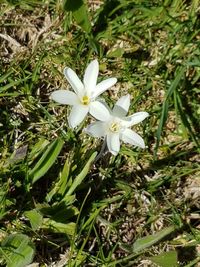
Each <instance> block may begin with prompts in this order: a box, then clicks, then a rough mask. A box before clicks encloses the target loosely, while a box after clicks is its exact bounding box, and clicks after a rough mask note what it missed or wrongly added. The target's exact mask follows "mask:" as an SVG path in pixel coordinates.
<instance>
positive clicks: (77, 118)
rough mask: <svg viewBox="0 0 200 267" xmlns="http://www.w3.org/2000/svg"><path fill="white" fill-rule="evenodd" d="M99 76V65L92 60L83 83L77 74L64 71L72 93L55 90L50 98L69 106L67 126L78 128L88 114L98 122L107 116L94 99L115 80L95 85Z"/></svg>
mask: <svg viewBox="0 0 200 267" xmlns="http://www.w3.org/2000/svg"><path fill="white" fill-rule="evenodd" d="M98 74H99V63H98V61H97V60H93V61H92V62H91V63H90V64H89V65H88V66H87V68H86V70H85V74H84V77H83V82H82V81H81V80H80V79H79V78H78V76H77V74H76V73H75V72H74V71H73V70H72V69H70V68H65V69H64V75H65V77H66V79H67V80H68V82H69V83H70V85H71V87H72V88H73V90H74V92H72V91H68V90H62V89H61V90H57V91H55V92H53V93H52V94H51V98H52V99H53V100H55V101H56V102H58V103H60V104H65V105H71V106H73V107H72V110H71V113H70V115H69V118H68V122H69V126H70V127H71V128H74V127H76V126H78V125H79V124H80V123H81V122H82V121H83V120H84V118H85V117H86V115H87V114H88V112H89V113H90V114H91V115H92V116H93V117H95V118H96V119H98V120H103V119H104V115H105V114H106V116H108V115H109V111H108V110H107V108H106V107H105V105H104V104H102V103H101V102H100V101H98V100H96V98H97V97H98V96H99V95H100V94H102V93H103V92H104V91H106V90H107V89H108V88H110V87H111V86H113V85H114V84H115V83H116V82H117V79H116V78H109V79H106V80H103V81H102V82H100V83H99V84H97V77H98Z"/></svg>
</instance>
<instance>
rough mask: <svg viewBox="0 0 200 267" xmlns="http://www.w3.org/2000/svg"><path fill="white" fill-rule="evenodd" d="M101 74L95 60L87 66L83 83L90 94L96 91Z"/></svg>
mask: <svg viewBox="0 0 200 267" xmlns="http://www.w3.org/2000/svg"><path fill="white" fill-rule="evenodd" d="M98 74H99V63H98V61H97V60H96V59H95V60H93V61H92V62H90V64H89V65H88V66H87V68H86V70H85V74H84V78H83V83H84V86H85V89H86V91H87V92H88V93H89V94H90V93H91V92H92V91H94V89H95V87H96V84H97V77H98Z"/></svg>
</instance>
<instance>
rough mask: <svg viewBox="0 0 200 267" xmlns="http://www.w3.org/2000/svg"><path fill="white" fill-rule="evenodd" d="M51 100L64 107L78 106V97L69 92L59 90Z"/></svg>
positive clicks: (52, 94)
mask: <svg viewBox="0 0 200 267" xmlns="http://www.w3.org/2000/svg"><path fill="white" fill-rule="evenodd" d="M50 98H51V99H53V100H54V101H56V102H58V103H60V104H64V105H76V104H77V103H78V97H77V95H76V94H75V93H73V92H71V91H67V90H57V91H54V92H53V93H51V95H50Z"/></svg>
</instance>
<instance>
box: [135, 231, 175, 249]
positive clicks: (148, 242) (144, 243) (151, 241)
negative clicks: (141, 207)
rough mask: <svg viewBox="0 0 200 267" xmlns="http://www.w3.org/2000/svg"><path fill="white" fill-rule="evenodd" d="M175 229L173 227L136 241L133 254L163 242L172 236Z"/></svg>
mask: <svg viewBox="0 0 200 267" xmlns="http://www.w3.org/2000/svg"><path fill="white" fill-rule="evenodd" d="M174 230H175V228H174V227H173V226H170V227H167V228H165V229H163V230H161V231H159V232H158V233H156V234H154V235H149V236H146V237H143V238H140V239H138V240H136V242H135V243H134V244H133V252H134V253H137V252H139V251H141V250H144V249H146V248H148V247H151V246H153V245H155V244H156V243H158V242H159V241H161V240H162V239H163V238H164V237H165V236H167V235H169V234H171V233H172V232H173V231H174Z"/></svg>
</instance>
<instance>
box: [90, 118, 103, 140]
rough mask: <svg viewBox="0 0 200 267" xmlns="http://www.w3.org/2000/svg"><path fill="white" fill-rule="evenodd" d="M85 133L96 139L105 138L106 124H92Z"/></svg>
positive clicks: (97, 122) (99, 122)
mask: <svg viewBox="0 0 200 267" xmlns="http://www.w3.org/2000/svg"><path fill="white" fill-rule="evenodd" d="M85 132H86V133H87V134H90V135H92V136H94V137H99V138H100V137H103V136H105V135H106V129H105V123H104V122H102V121H96V122H94V123H91V124H90V125H88V127H87V128H86V129H85Z"/></svg>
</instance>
